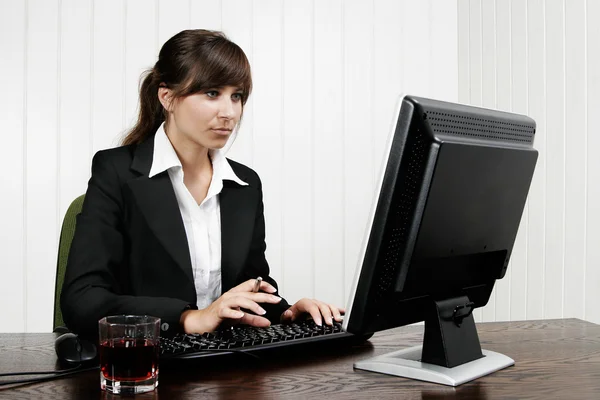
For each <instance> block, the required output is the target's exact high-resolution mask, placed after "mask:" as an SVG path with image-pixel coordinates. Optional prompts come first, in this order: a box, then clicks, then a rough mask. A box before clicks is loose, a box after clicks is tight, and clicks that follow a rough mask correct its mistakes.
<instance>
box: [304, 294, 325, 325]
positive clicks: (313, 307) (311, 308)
mask: <svg viewBox="0 0 600 400" xmlns="http://www.w3.org/2000/svg"><path fill="white" fill-rule="evenodd" d="M305 310H306V312H307V313H309V314H310V316H311V317H312V319H313V320H314V321H315V324H317V325H319V326H321V325H323V320H322V318H321V311H320V310H319V307H318V306H317V304H316V303H315V302H314V301H312V300H311V301H310V303H309V304H308V305H307V306H306V307H305Z"/></svg>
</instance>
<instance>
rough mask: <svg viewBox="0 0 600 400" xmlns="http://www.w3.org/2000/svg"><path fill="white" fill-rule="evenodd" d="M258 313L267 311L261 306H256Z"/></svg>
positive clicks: (261, 313)
mask: <svg viewBox="0 0 600 400" xmlns="http://www.w3.org/2000/svg"><path fill="white" fill-rule="evenodd" d="M258 313H259V314H260V315H265V314H266V313H267V312H266V311H265V309H264V308H262V307H258Z"/></svg>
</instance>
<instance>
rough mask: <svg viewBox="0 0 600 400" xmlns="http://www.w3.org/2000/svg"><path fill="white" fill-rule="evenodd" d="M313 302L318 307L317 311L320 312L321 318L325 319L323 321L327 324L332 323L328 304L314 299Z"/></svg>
mask: <svg viewBox="0 0 600 400" xmlns="http://www.w3.org/2000/svg"><path fill="white" fill-rule="evenodd" d="M315 303H316V304H317V306H318V307H319V311H320V312H321V315H322V316H323V319H324V320H325V323H326V324H327V325H333V320H332V315H331V309H330V308H329V305H328V304H325V303H322V302H320V301H315Z"/></svg>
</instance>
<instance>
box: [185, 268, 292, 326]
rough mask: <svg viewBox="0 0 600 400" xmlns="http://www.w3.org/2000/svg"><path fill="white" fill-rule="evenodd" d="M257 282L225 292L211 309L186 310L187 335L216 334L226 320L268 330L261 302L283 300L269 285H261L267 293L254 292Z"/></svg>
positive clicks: (263, 283)
mask: <svg viewBox="0 0 600 400" xmlns="http://www.w3.org/2000/svg"><path fill="white" fill-rule="evenodd" d="M255 282H256V280H255V279H250V280H247V281H246V282H244V283H242V284H240V285H238V286H236V287H234V288H232V289H231V290H229V291H227V292H225V293H223V294H222V295H221V297H219V298H218V299H217V300H215V301H214V302H213V303H212V304H211V305H210V306H208V307H207V308H205V309H203V310H186V311H184V312H183V313H182V314H181V318H180V320H179V321H180V323H181V325H182V326H183V330H184V332H185V333H204V332H212V331H215V330H216V329H217V328H218V327H219V325H221V324H222V323H223V322H224V321H231V322H236V323H242V324H247V325H252V326H258V327H267V326H269V325H270V324H271V323H270V322H269V320H268V319H266V318H264V317H261V315H264V314H265V313H266V312H265V310H264V309H263V308H262V307H261V306H260V305H259V304H258V303H271V304H277V303H279V302H280V301H281V297H277V296H274V295H272V294H270V293H275V292H276V291H277V290H276V289H275V288H274V287H273V286H271V285H270V284H269V283H267V282H264V281H263V282H261V284H260V290H262V291H263V292H267V293H261V292H257V293H254V292H253V289H254V284H255ZM240 308H245V309H247V310H250V311H252V312H254V313H256V314H257V315H252V314H248V313H244V312H243V311H241V310H240Z"/></svg>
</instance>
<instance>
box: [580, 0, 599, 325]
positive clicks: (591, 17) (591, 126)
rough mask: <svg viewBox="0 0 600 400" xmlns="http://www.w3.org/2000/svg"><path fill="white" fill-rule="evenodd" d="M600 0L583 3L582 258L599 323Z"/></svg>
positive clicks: (588, 306) (589, 316)
mask: <svg viewBox="0 0 600 400" xmlns="http://www.w3.org/2000/svg"><path fill="white" fill-rule="evenodd" d="M598 21H600V2H598V1H591V0H590V1H587V3H586V22H587V23H586V29H587V30H586V34H587V40H586V42H587V47H586V50H587V60H586V61H587V63H586V66H587V68H586V72H587V87H586V88H587V90H586V99H587V108H586V111H587V113H586V121H585V122H586V127H587V140H586V144H587V146H586V151H587V181H586V182H585V184H586V188H587V202H586V204H587V209H586V216H587V224H586V235H585V239H586V241H585V243H586V250H587V252H586V254H585V255H586V259H585V266H586V268H585V278H584V280H585V287H584V290H585V316H584V317H585V319H586V320H588V321H592V322H595V323H597V324H600V307H598V304H599V303H600V268H598V266H599V265H600V252H598V251H597V249H598V244H599V243H600V207H599V206H598V205H599V204H600V157H598V156H597V151H598V149H600V135H598V129H597V128H596V126H597V125H598V110H600V24H598Z"/></svg>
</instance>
